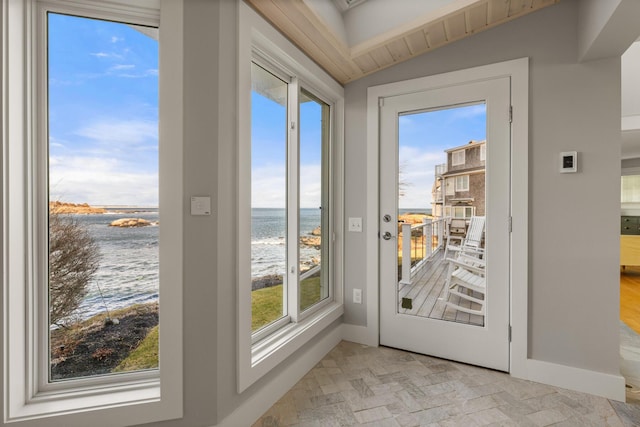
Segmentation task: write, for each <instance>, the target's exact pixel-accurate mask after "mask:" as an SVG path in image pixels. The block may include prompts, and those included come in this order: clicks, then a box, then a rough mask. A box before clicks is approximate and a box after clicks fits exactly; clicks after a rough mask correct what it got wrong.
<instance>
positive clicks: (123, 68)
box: [110, 64, 136, 71]
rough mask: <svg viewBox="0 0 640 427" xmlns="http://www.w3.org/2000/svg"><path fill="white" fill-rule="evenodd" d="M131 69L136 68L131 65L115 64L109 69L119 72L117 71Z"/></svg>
mask: <svg viewBox="0 0 640 427" xmlns="http://www.w3.org/2000/svg"><path fill="white" fill-rule="evenodd" d="M133 68H136V66H135V65H133V64H117V65H114V66H113V67H111V68H110V69H111V70H114V71H119V70H131V69H133Z"/></svg>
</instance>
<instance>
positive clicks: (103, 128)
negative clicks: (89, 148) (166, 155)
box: [75, 118, 158, 147]
mask: <svg viewBox="0 0 640 427" xmlns="http://www.w3.org/2000/svg"><path fill="white" fill-rule="evenodd" d="M75 133H76V135H79V136H83V137H85V138H89V139H92V140H94V141H97V142H99V143H105V144H107V143H108V144H109V146H110V147H113V144H125V145H126V146H127V147H130V146H131V145H132V144H141V143H143V142H149V141H157V140H158V124H157V123H156V122H153V121H150V120H124V121H123V120H121V121H118V120H113V119H108V118H104V119H102V120H99V121H96V122H94V123H92V124H89V125H88V126H86V127H84V128H81V129H79V130H77V131H76V132H75Z"/></svg>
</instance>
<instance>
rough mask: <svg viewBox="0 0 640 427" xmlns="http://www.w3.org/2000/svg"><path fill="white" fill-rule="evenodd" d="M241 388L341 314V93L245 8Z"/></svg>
mask: <svg viewBox="0 0 640 427" xmlns="http://www.w3.org/2000/svg"><path fill="white" fill-rule="evenodd" d="M240 10H241V15H240V16H241V37H240V55H239V59H240V69H239V82H240V83H239V85H240V89H239V90H240V102H239V107H240V116H241V117H247V118H248V119H247V120H242V121H240V122H239V124H238V125H239V129H238V134H239V147H238V153H239V157H238V162H239V164H238V171H239V173H240V187H239V193H238V200H239V215H240V219H239V221H240V224H246V226H239V227H238V230H237V233H238V245H237V247H238V257H239V260H240V261H239V271H238V277H239V282H238V298H239V309H238V342H239V353H238V357H239V361H238V391H239V392H242V391H243V390H245V389H246V388H247V387H249V386H250V385H251V384H253V383H254V382H255V381H257V380H258V379H259V378H261V377H262V376H263V375H265V374H266V373H268V372H270V371H271V370H272V369H273V368H275V367H276V366H277V365H278V364H280V363H282V362H283V361H284V360H285V359H286V358H287V357H288V356H289V355H291V354H292V353H293V352H294V351H296V350H297V349H300V348H301V347H302V346H303V345H304V344H305V343H308V342H309V340H311V339H312V338H313V337H315V336H317V334H319V333H320V332H322V331H323V330H326V328H328V327H330V326H331V325H332V323H333V322H334V321H335V320H337V319H338V318H339V316H340V315H341V314H342V312H343V306H342V294H341V291H340V289H341V284H342V277H341V274H342V273H341V271H342V265H341V259H342V257H341V256H340V254H341V251H342V247H341V244H339V243H337V242H336V241H339V240H338V236H339V234H338V233H339V232H340V230H342V221H343V219H342V215H341V209H342V198H341V194H342V176H343V172H342V166H341V165H342V153H341V149H340V148H339V147H340V146H341V145H342V141H341V139H340V134H341V131H340V130H341V127H342V114H343V105H344V101H343V89H342V87H340V86H339V85H338V84H336V83H335V81H333V80H332V79H331V78H330V77H329V76H328V75H326V74H325V73H324V71H322V70H321V69H320V68H319V67H317V65H316V64H314V63H313V62H311V61H309V59H308V58H307V57H306V56H305V55H303V54H302V53H301V52H300V51H298V50H297V49H296V48H295V47H294V46H293V45H291V44H290V42H288V41H287V40H286V39H284V38H283V37H282V35H280V34H279V33H278V32H277V31H275V30H274V29H273V28H272V27H271V26H270V25H268V24H267V23H266V22H265V21H264V20H263V19H262V18H260V17H259V16H258V15H257V14H256V13H255V12H254V11H252V10H251V9H250V8H248V7H246V5H242V6H241V8H240Z"/></svg>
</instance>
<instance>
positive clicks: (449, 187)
mask: <svg viewBox="0 0 640 427" xmlns="http://www.w3.org/2000/svg"><path fill="white" fill-rule="evenodd" d="M444 192H445V193H444V194H445V196H455V194H456V188H455V179H454V178H451V177H447V178H445V180H444Z"/></svg>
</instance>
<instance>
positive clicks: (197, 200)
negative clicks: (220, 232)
mask: <svg viewBox="0 0 640 427" xmlns="http://www.w3.org/2000/svg"><path fill="white" fill-rule="evenodd" d="M191 215H211V197H208V196H204V197H198V196H194V197H191Z"/></svg>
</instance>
